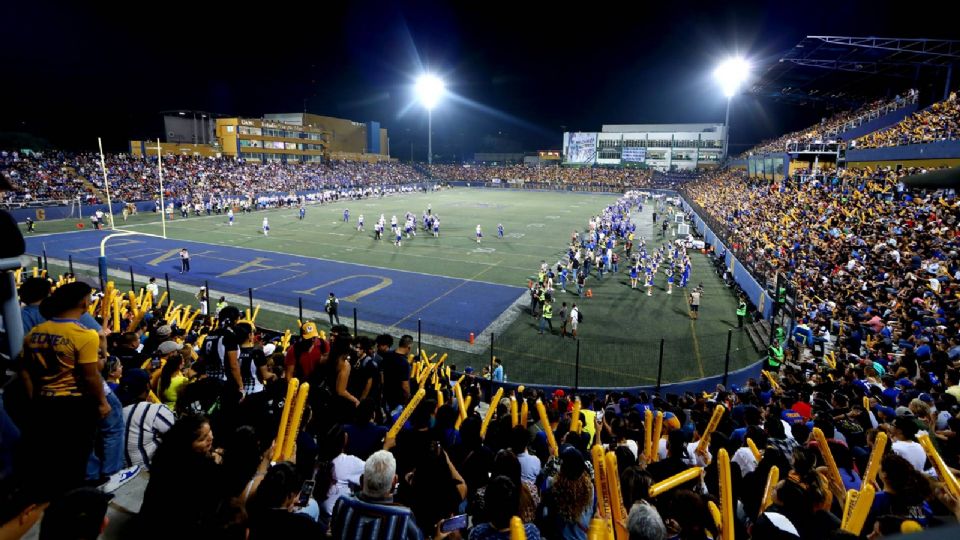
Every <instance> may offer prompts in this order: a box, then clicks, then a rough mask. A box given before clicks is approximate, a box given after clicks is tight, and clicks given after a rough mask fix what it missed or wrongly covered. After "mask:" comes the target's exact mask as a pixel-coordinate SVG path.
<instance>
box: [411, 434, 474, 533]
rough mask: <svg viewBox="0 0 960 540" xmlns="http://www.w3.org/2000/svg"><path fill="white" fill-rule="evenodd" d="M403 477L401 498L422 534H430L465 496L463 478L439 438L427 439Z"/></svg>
mask: <svg viewBox="0 0 960 540" xmlns="http://www.w3.org/2000/svg"><path fill="white" fill-rule="evenodd" d="M406 477H407V485H406V487H404V488H403V490H404V492H403V497H402V500H403V502H405V503H406V504H407V505H408V506H409V507H410V509H411V510H413V515H414V518H415V519H416V521H417V525H418V526H419V527H420V530H421V531H423V532H424V536H428V535H431V534H433V532H434V531H435V530H436V527H437V523H438V522H440V520H443V519H446V518H448V517H450V516H452V515H454V514H455V513H457V511H458V509H459V507H460V503H461V502H462V501H463V500H464V498H466V496H467V484H466V482H464V480H463V477H461V476H460V473H459V472H458V471H457V468H456V467H454V466H453V463H451V462H450V458H449V457H448V456H447V453H446V452H445V451H444V450H443V447H442V446H441V445H440V443H439V442H438V441H431V442H430V443H429V445H428V448H427V451H426V452H422V453H421V455H420V456H419V458H418V459H417V460H416V464H415V467H414V469H413V470H412V471H410V472H409V473H407V475H406Z"/></svg>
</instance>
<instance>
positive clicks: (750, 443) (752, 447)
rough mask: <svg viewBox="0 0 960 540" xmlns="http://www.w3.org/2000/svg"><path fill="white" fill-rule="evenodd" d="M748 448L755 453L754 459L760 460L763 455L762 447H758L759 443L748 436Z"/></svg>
mask: <svg viewBox="0 0 960 540" xmlns="http://www.w3.org/2000/svg"><path fill="white" fill-rule="evenodd" d="M747 448H749V449H750V453H751V454H753V459H755V460H757V461H760V458H761V457H763V456H761V455H760V449H759V448H757V444H756V443H754V442H753V439H751V438H750V437H747Z"/></svg>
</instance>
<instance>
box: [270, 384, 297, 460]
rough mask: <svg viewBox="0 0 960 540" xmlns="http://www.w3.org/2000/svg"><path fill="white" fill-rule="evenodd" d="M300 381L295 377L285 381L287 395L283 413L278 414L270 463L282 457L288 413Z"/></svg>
mask: <svg viewBox="0 0 960 540" xmlns="http://www.w3.org/2000/svg"><path fill="white" fill-rule="evenodd" d="M299 386H300V381H298V380H297V378H296V377H294V378H292V379H290V380H289V381H287V394H286V397H285V398H284V400H283V412H281V413H280V426H279V427H278V428H277V438H276V440H274V442H273V455H272V456H270V460H271V461H280V457H281V456H282V455H283V442H284V438H285V437H286V434H287V422H289V421H290V411H291V410H292V409H293V400H294V397H295V396H296V395H297V388H298V387H299Z"/></svg>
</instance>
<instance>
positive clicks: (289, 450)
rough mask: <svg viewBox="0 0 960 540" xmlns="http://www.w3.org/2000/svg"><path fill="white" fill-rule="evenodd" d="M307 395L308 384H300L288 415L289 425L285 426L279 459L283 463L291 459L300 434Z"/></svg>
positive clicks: (308, 391) (308, 390)
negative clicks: (281, 452) (291, 410)
mask: <svg viewBox="0 0 960 540" xmlns="http://www.w3.org/2000/svg"><path fill="white" fill-rule="evenodd" d="M309 394H310V383H302V384H300V389H299V390H297V400H296V402H295V403H294V405H293V412H292V413H291V415H290V425H289V426H287V432H286V433H285V434H284V441H283V454H282V457H281V459H282V460H283V461H289V460H291V459H293V447H294V445H295V444H296V443H297V435H299V434H300V422H301V421H302V420H303V409H304V408H305V407H306V406H307V395H309Z"/></svg>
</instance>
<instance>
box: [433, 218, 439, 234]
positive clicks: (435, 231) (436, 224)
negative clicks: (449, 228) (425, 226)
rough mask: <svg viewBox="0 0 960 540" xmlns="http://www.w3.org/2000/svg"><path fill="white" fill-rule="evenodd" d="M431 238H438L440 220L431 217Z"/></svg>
mask: <svg viewBox="0 0 960 540" xmlns="http://www.w3.org/2000/svg"><path fill="white" fill-rule="evenodd" d="M433 237H434V238H439V237H440V218H438V217H437V216H433Z"/></svg>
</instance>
